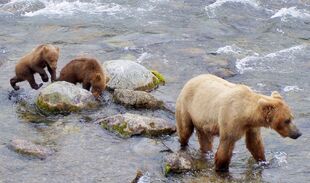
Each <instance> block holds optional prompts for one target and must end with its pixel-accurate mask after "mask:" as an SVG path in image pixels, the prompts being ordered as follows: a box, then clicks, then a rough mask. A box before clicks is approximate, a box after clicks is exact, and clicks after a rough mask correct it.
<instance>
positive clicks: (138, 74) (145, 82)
mask: <svg viewBox="0 0 310 183" xmlns="http://www.w3.org/2000/svg"><path fill="white" fill-rule="evenodd" d="M103 65H104V67H105V68H106V71H107V75H108V78H110V80H109V82H108V83H107V86H108V87H109V88H110V89H130V90H143V91H150V90H152V89H154V88H156V87H158V85H159V84H160V83H161V80H162V78H163V77H162V78H160V79H159V78H157V76H156V75H154V74H153V73H152V72H151V71H149V70H148V69H146V68H145V67H144V66H142V65H140V64H138V63H136V62H133V61H130V60H111V61H107V62H104V63H103Z"/></svg>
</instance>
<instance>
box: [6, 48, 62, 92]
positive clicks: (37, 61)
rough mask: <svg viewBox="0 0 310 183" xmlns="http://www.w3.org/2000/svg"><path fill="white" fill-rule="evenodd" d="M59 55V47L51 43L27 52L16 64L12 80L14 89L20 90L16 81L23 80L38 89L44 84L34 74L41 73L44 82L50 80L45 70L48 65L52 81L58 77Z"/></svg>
mask: <svg viewBox="0 0 310 183" xmlns="http://www.w3.org/2000/svg"><path fill="white" fill-rule="evenodd" d="M58 57H59V48H58V47H55V46H53V45H50V44H44V45H40V46H38V47H36V48H35V49H33V50H32V51H31V52H30V53H28V54H26V55H25V56H24V57H22V58H21V59H20V61H19V62H18V63H17V64H16V67H15V74H16V76H14V77H13V78H12V79H11V80H10V83H11V86H12V87H13V88H14V90H19V86H16V83H18V82H22V81H25V80H26V81H28V82H29V84H30V86H31V88H33V89H35V90H37V89H39V88H40V87H41V86H42V85H43V84H42V83H40V84H39V85H38V84H37V83H36V81H35V79H34V74H35V73H39V74H40V76H41V78H42V81H43V82H48V76H47V74H46V72H45V70H44V68H45V67H47V70H48V71H49V73H50V74H51V81H52V82H53V81H55V79H56V68H57V61H58Z"/></svg>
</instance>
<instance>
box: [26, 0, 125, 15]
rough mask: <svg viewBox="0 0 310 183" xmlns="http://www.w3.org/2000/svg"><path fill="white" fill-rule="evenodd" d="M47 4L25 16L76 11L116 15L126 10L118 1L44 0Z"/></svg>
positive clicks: (67, 13) (71, 13)
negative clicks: (107, 2)
mask: <svg viewBox="0 0 310 183" xmlns="http://www.w3.org/2000/svg"><path fill="white" fill-rule="evenodd" d="M42 2H43V3H44V4H45V8H43V9H40V10H38V11H34V12H28V13H25V14H24V16H28V17H31V16H37V15H73V14H75V13H88V14H100V13H107V14H108V15H114V14H116V13H118V12H123V11H126V8H125V7H122V6H121V5H119V4H116V3H110V4H105V3H100V2H97V1H91V2H82V1H79V0H77V1H61V2H58V1H51V0H42Z"/></svg>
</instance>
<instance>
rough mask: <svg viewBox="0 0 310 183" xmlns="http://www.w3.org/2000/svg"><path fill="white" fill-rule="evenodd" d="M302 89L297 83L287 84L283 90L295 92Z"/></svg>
mask: <svg viewBox="0 0 310 183" xmlns="http://www.w3.org/2000/svg"><path fill="white" fill-rule="evenodd" d="M301 90H302V89H301V88H299V87H298V86H296V85H294V86H285V87H284V88H283V91H284V92H291V91H293V92H298V91H301Z"/></svg>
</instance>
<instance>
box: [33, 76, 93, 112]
mask: <svg viewBox="0 0 310 183" xmlns="http://www.w3.org/2000/svg"><path fill="white" fill-rule="evenodd" d="M36 105H37V107H38V108H39V109H40V110H41V111H42V112H43V113H47V114H57V113H61V114H67V113H70V112H76V111H80V110H82V109H91V108H95V107H96V106H97V105H98V103H97V101H96V100H95V98H94V97H93V95H92V93H91V92H89V91H87V90H85V89H83V88H81V87H79V86H76V85H74V84H71V83H68V82H65V81H58V82H55V83H52V84H50V85H48V86H47V87H46V88H44V89H42V90H41V91H40V93H39V96H38V97H37V99H36Z"/></svg>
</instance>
